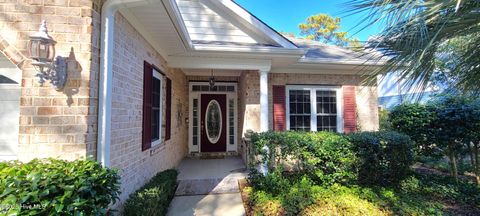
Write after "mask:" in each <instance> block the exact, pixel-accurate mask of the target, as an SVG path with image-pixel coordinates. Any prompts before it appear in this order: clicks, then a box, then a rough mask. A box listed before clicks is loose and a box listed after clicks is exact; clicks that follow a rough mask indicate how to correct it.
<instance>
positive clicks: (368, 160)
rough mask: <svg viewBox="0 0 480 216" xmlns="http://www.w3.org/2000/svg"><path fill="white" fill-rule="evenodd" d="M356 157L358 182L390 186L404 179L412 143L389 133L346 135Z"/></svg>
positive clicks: (405, 138)
mask: <svg viewBox="0 0 480 216" xmlns="http://www.w3.org/2000/svg"><path fill="white" fill-rule="evenodd" d="M348 137H349V139H350V141H351V142H352V143H353V146H354V149H355V152H356V154H357V158H358V160H357V166H358V182H359V183H360V184H365V185H393V184H396V183H398V182H399V181H401V180H402V179H405V178H406V177H407V176H408V175H409V174H410V173H411V169H410V166H411V165H412V164H413V162H414V160H413V158H414V157H413V155H414V153H413V142H412V141H411V140H410V138H409V137H408V136H407V135H404V134H400V133H397V132H392V131H380V132H358V133H353V134H349V135H348Z"/></svg>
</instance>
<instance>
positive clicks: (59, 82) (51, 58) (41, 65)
mask: <svg viewBox="0 0 480 216" xmlns="http://www.w3.org/2000/svg"><path fill="white" fill-rule="evenodd" d="M56 43H57V42H56V41H55V40H53V38H52V37H51V36H50V35H48V30H47V24H46V22H45V20H44V21H42V24H41V25H40V29H39V30H38V32H36V33H35V34H33V35H30V42H29V43H28V51H29V53H30V58H31V59H32V65H33V66H34V67H35V69H36V70H37V72H38V73H37V77H38V78H39V80H38V82H39V83H40V84H41V85H42V86H43V83H45V80H50V83H52V85H53V87H54V88H55V89H56V90H61V89H63V87H64V86H65V82H66V80H67V62H66V60H65V59H66V58H64V57H61V56H57V57H55V44H56Z"/></svg>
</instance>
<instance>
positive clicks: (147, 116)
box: [142, 61, 153, 151]
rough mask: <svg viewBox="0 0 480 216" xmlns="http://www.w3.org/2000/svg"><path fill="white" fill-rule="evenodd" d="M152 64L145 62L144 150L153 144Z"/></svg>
mask: <svg viewBox="0 0 480 216" xmlns="http://www.w3.org/2000/svg"><path fill="white" fill-rule="evenodd" d="M152 76H153V74H152V65H150V64H149V63H148V62H146V61H145V62H143V127H142V151H145V150H147V149H149V148H150V147H151V146H152V119H151V117H152Z"/></svg>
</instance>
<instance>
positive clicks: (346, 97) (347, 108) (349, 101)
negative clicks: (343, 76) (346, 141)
mask: <svg viewBox="0 0 480 216" xmlns="http://www.w3.org/2000/svg"><path fill="white" fill-rule="evenodd" d="M356 110H357V102H356V100H355V86H343V131H344V132H345V133H350V132H355V131H356V130H357V113H356Z"/></svg>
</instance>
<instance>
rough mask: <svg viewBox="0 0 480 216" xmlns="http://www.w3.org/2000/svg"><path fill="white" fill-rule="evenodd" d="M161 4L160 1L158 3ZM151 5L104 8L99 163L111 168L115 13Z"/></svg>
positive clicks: (137, 1) (136, 2) (136, 1)
mask: <svg viewBox="0 0 480 216" xmlns="http://www.w3.org/2000/svg"><path fill="white" fill-rule="evenodd" d="M157 2H159V1H157ZM148 3H151V2H150V1H148V0H147V1H145V0H108V1H106V2H105V3H104V4H103V6H102V18H101V33H100V78H99V87H98V88H99V93H98V130H97V133H98V134H97V161H99V162H100V163H101V164H103V166H106V167H109V166H110V141H111V120H112V113H111V111H112V78H113V70H112V67H113V66H112V63H113V40H114V38H113V34H114V27H115V13H116V12H117V11H118V9H120V8H122V7H123V8H127V7H134V6H140V5H145V4H148Z"/></svg>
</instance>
